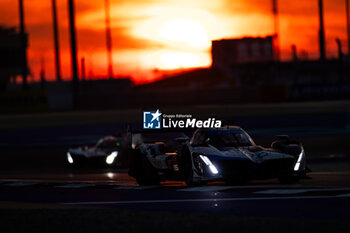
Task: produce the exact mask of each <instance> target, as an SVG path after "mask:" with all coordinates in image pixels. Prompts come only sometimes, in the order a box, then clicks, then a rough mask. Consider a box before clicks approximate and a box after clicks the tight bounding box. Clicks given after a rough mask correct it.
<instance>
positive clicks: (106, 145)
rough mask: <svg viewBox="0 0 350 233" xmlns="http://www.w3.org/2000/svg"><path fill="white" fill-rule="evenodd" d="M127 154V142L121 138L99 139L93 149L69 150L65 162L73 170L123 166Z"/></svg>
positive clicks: (108, 137)
mask: <svg viewBox="0 0 350 233" xmlns="http://www.w3.org/2000/svg"><path fill="white" fill-rule="evenodd" d="M126 154H127V142H126V140H125V138H123V137H115V136H107V137H104V138H101V139H100V140H99V141H98V142H97V144H96V145H95V146H93V147H87V146H84V147H78V148H70V149H69V150H68V152H67V162H68V163H69V164H70V165H71V166H73V167H74V168H81V167H84V166H88V167H106V166H123V165H124V164H123V162H125V158H126V157H127V156H126Z"/></svg>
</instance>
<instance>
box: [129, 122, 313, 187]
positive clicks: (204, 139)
mask: <svg viewBox="0 0 350 233" xmlns="http://www.w3.org/2000/svg"><path fill="white" fill-rule="evenodd" d="M152 133H153V134H154V132H152ZM147 134H148V133H147V132H144V133H139V134H134V135H133V137H132V140H133V148H134V152H133V154H132V158H133V159H132V163H131V167H130V171H129V174H130V175H131V176H133V177H135V178H136V180H137V182H138V183H139V184H156V183H159V182H160V181H162V180H183V181H185V182H186V183H187V185H198V184H205V183H206V182H209V181H225V182H227V183H241V182H245V181H248V180H254V179H270V178H278V179H279V181H280V182H281V183H293V182H297V181H299V180H300V179H301V178H302V177H303V176H305V174H306V171H307V169H306V158H305V152H304V148H303V146H302V144H301V143H299V142H297V141H295V140H290V139H289V137H288V136H285V135H281V136H277V140H276V141H274V142H273V143H272V145H271V148H264V147H262V146H258V145H256V144H255V143H254V141H253V140H252V139H251V137H250V136H249V135H248V134H247V133H246V132H245V131H244V130H243V129H241V128H240V127H237V126H229V127H222V128H210V129H197V130H196V131H195V132H194V134H193V136H192V138H191V140H186V138H184V137H182V138H181V140H180V138H179V137H177V138H174V139H175V141H173V142H170V141H169V140H168V141H164V140H162V139H161V138H159V139H157V140H147V139H146V138H147ZM144 139H146V140H144ZM135 142H137V143H135ZM169 143H175V144H176V147H169V146H167V144H169ZM166 148H167V149H166Z"/></svg>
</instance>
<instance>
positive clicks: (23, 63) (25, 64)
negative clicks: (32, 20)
mask: <svg viewBox="0 0 350 233" xmlns="http://www.w3.org/2000/svg"><path fill="white" fill-rule="evenodd" d="M19 19H20V25H19V28H20V38H21V72H22V80H23V89H28V83H27V77H28V60H27V44H28V43H27V40H28V39H27V37H26V34H25V22H24V10H23V0H19Z"/></svg>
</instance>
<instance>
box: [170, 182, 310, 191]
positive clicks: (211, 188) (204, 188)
mask: <svg viewBox="0 0 350 233" xmlns="http://www.w3.org/2000/svg"><path fill="white" fill-rule="evenodd" d="M292 187H293V188H302V187H305V185H295V186H292ZM255 188H286V186H285V185H274V184H273V185H240V186H234V185H233V186H201V187H188V188H184V189H178V190H176V191H183V192H195V191H197V192H215V191H222V190H226V189H255Z"/></svg>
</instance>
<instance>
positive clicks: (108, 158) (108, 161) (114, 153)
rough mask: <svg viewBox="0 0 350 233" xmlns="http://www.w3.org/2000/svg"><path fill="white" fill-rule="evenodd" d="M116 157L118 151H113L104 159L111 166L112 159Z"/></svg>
mask: <svg viewBox="0 0 350 233" xmlns="http://www.w3.org/2000/svg"><path fill="white" fill-rule="evenodd" d="M117 156H118V151H113V152H112V153H111V154H110V155H108V156H107V158H106V163H107V164H112V163H113V162H114V159H115V158H116V157H117Z"/></svg>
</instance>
